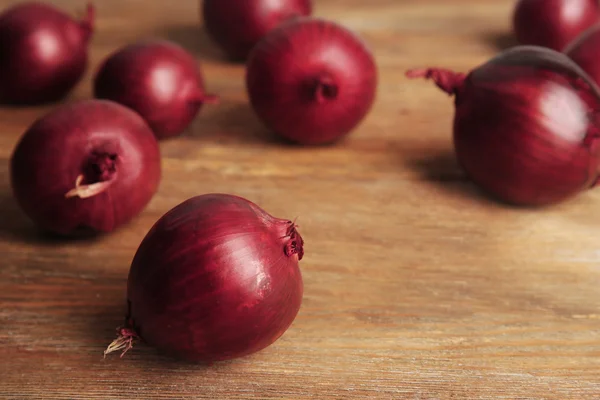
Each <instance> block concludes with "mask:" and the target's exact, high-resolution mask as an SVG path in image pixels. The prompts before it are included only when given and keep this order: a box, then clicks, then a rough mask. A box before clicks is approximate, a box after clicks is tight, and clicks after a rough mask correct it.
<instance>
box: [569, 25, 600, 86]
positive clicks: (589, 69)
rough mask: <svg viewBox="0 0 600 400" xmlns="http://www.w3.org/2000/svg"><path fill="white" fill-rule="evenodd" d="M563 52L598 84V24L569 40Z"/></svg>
mask: <svg viewBox="0 0 600 400" xmlns="http://www.w3.org/2000/svg"><path fill="white" fill-rule="evenodd" d="M564 53H565V54H566V55H567V56H569V57H570V58H571V59H572V60H573V61H575V63H576V64H577V65H579V66H580V67H581V69H583V70H584V71H585V72H586V73H587V74H588V75H589V76H590V77H591V78H592V79H593V80H594V82H596V84H597V85H598V84H600V25H597V26H594V27H593V28H591V29H588V30H587V31H586V32H585V33H583V34H582V35H580V36H579V37H578V38H577V39H576V40H574V41H573V42H571V43H570V44H569V45H568V46H567V48H565V50H564Z"/></svg>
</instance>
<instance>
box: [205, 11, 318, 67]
mask: <svg viewBox="0 0 600 400" xmlns="http://www.w3.org/2000/svg"><path fill="white" fill-rule="evenodd" d="M311 12H312V4H311V1H310V0H204V1H203V7H202V17H203V20H204V26H205V28H206V31H207V33H208V35H209V36H210V37H211V38H212V40H214V41H215V42H216V43H217V44H218V45H219V47H221V48H222V49H223V50H224V51H225V52H226V53H227V54H228V55H229V57H230V58H232V59H234V60H245V59H246V58H247V57H248V54H249V53H250V51H251V50H252V48H253V47H254V46H255V45H256V43H258V41H259V40H260V39H262V38H263V37H264V36H265V35H267V34H268V33H269V32H270V31H271V30H273V29H274V28H275V27H277V26H278V25H279V24H281V23H282V22H284V21H287V20H289V19H291V18H294V17H300V16H308V15H310V14H311Z"/></svg>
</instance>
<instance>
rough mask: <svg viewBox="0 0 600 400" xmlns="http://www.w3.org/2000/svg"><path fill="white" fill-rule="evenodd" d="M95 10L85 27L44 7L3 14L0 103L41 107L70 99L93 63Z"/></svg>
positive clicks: (36, 5)
mask: <svg viewBox="0 0 600 400" xmlns="http://www.w3.org/2000/svg"><path fill="white" fill-rule="evenodd" d="M92 29H93V8H92V7H91V6H90V7H89V8H88V15H87V17H86V18H84V20H82V21H81V22H77V21H75V20H73V19H72V18H71V17H70V16H69V15H67V14H65V13H63V12H62V11H60V10H58V9H56V8H54V7H53V6H50V5H47V4H43V3H35V2H28V3H21V4H18V5H16V6H13V7H11V8H9V9H7V10H6V11H4V12H3V13H2V14H0V102H2V103H5V104H17V105H36V104H42V103H48V102H53V101H57V100H60V99H62V98H63V97H65V96H66V95H67V94H68V93H69V92H70V91H71V90H72V89H73V88H74V87H75V85H76V84H77V83H78V82H79V81H80V80H81V78H82V76H83V74H84V72H85V70H86V68H87V63H88V49H87V46H88V42H89V40H90V37H91V35H92Z"/></svg>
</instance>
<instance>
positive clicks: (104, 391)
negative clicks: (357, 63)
mask: <svg viewBox="0 0 600 400" xmlns="http://www.w3.org/2000/svg"><path fill="white" fill-rule="evenodd" d="M9 3H14V1H6V0H1V1H0V6H2V8H4V7H5V6H7V5H8V4H9ZM54 3H56V4H57V5H59V6H61V7H64V8H65V9H69V10H77V9H81V8H82V7H83V2H80V1H69V0H62V1H55V2H54ZM96 3H97V6H98V16H99V19H98V24H97V33H96V35H95V37H94V41H93V47H92V51H91V58H92V68H91V69H90V71H88V74H87V75H86V79H85V80H84V81H83V82H82V83H81V84H80V85H79V86H78V88H77V90H76V91H75V92H74V93H73V95H72V97H71V98H70V99H69V100H77V99H83V98H87V97H89V96H90V92H91V91H90V77H91V75H92V73H93V71H94V69H95V67H96V66H97V65H98V63H99V62H100V60H102V58H103V57H105V56H106V55H107V54H108V53H109V52H111V51H112V50H114V49H116V48H117V47H119V46H121V45H123V44H126V43H128V42H131V41H134V40H136V39H138V38H143V37H148V36H160V37H167V38H170V39H172V40H176V41H178V42H180V43H181V44H183V45H184V46H186V47H187V48H189V49H190V50H192V51H193V52H194V53H195V54H196V55H197V57H198V59H199V60H200V61H201V64H202V67H203V70H204V74H205V76H206V80H207V84H208V88H209V89H210V90H211V91H214V92H216V93H218V94H220V95H221V97H222V104H221V105H219V106H207V107H206V108H205V109H204V110H203V111H202V113H201V115H200V116H199V117H198V118H197V120H196V121H195V122H194V124H193V126H192V127H191V128H190V129H189V132H187V133H186V134H185V135H184V136H183V137H181V138H179V139H176V140H171V141H168V142H164V143H162V144H161V146H162V151H163V155H164V164H163V166H164V179H163V181H162V184H161V187H160V191H159V193H158V195H157V196H156V197H155V198H154V199H153V201H152V202H151V204H150V205H149V207H148V208H147V209H146V211H145V212H144V213H143V214H142V215H141V216H140V217H138V218H137V219H136V220H135V221H133V222H132V223H131V224H130V225H128V226H126V227H124V228H122V229H120V230H119V231H118V232H115V233H114V234H111V235H107V236H104V237H101V238H99V239H97V240H93V241H81V240H79V241H58V240H49V239H47V238H42V237H40V235H39V234H37V233H36V230H35V229H34V227H33V226H32V224H31V222H29V220H28V219H27V218H26V217H25V216H24V215H23V214H22V213H21V211H20V210H19V209H18V207H17V206H16V204H15V202H14V200H13V199H12V198H11V192H10V188H9V178H8V160H9V157H10V154H11V151H12V149H13V147H14V145H15V144H16V142H17V140H18V138H19V135H20V134H21V133H22V132H23V131H24V130H25V129H26V127H27V126H28V125H29V124H30V123H31V122H32V121H33V120H34V119H35V118H36V117H38V116H40V115H42V114H43V113H45V112H47V111H48V110H50V109H51V107H38V108H24V109H1V110H0V121H1V122H0V240H1V241H0V257H1V259H2V261H1V262H0V345H1V346H0V398H2V399H17V398H24V397H25V398H32V399H41V398H45V399H104V398H111V399H165V398H169V399H181V398H197V399H200V398H202V399H218V398H223V399H250V398H263V399H265V398H286V399H305V398H314V399H366V398H369V399H376V398H378V399H413V400H425V399H428V400H432V399H467V398H469V399H475V398H477V399H561V400H564V399H600V311H599V310H600V291H599V290H598V287H599V283H600V267H599V265H600V235H599V226H600V211H599V210H600V191H595V192H590V193H587V194H585V195H582V196H580V197H579V198H577V199H574V200H572V201H569V202H567V203H564V204H561V205H559V206H556V207H551V208H548V209H544V210H523V209H515V208H510V207H506V206H502V205H499V204H497V203H496V202H494V201H491V200H489V199H487V198H486V197H484V196H482V195H480V194H479V193H478V191H477V190H475V189H474V187H473V185H472V184H471V183H469V182H468V181H467V180H466V179H465V178H464V175H463V173H462V172H461V171H460V170H459V168H458V167H457V164H456V162H455V160H454V158H453V157H452V147H451V139H450V129H451V119H452V114H453V106H452V100H451V99H450V98H448V97H447V96H445V95H443V94H442V93H441V92H439V91H438V90H437V89H435V88H434V86H433V85H432V84H430V83H426V82H422V81H416V82H413V81H408V80H407V79H405V78H404V77H403V72H404V70H406V69H407V68H409V67H415V66H429V65H439V66H445V67H448V68H455V69H457V70H462V71H466V70H468V69H470V68H472V67H474V66H475V65H477V64H479V63H481V62H483V61H484V60H486V59H487V58H489V57H490V56H492V55H493V54H494V53H495V52H496V51H498V46H499V45H506V43H510V40H509V38H510V35H509V28H510V25H509V16H510V11H511V7H512V3H513V1H511V0H412V1H411V0H369V1H365V0H315V3H316V14H317V15H319V16H324V17H328V18H332V19H334V20H336V21H338V22H341V23H343V24H345V25H346V26H348V27H350V28H352V29H355V30H357V31H359V32H360V33H361V34H362V35H363V36H364V38H365V39H366V41H367V42H368V43H369V44H370V45H371V46H372V48H373V50H374V52H375V54H376V57H377V61H378V64H379V70H380V87H379V88H380V90H379V95H378V100H377V103H376V105H375V107H374V109H373V111H372V112H371V114H370V115H369V117H368V118H367V119H366V120H365V121H364V123H363V124H362V125H361V126H360V128H358V129H357V130H356V131H355V132H354V133H353V134H352V135H351V136H350V137H348V139H347V140H345V141H343V142H341V143H339V144H338V145H336V146H333V147H327V148H312V149H311V148H298V147H293V146H282V145H281V144H278V143H277V142H276V141H273V140H271V139H270V136H269V134H268V133H267V132H266V131H265V128H263V126H261V124H260V123H259V122H258V120H257V118H256V117H255V116H254V115H253V113H252V112H251V111H250V109H249V107H248V105H247V99H246V94H245V91H244V84H243V74H244V69H243V67H241V66H236V65H232V64H229V63H227V62H225V61H224V60H223V58H222V57H221V55H220V53H219V52H218V50H217V49H216V48H215V47H214V46H213V45H212V44H211V43H210V42H209V41H208V39H207V38H206V35H205V34H204V33H203V32H202V31H201V29H200V27H199V22H198V21H199V18H198V11H197V10H198V2H197V1H196V0H176V1H175V0H173V1H163V0H152V1H151V0H145V1H142V0H137V1H136V0H118V1H117V0H102V1H99V0H98V1H96ZM207 192H228V193H235V194H238V195H241V196H244V197H247V198H249V199H251V200H253V201H255V202H257V203H258V204H260V205H261V206H262V207H264V208H265V209H266V210H268V211H270V212H271V213H272V214H274V215H276V216H281V217H287V218H293V217H295V216H299V223H300V225H301V232H302V234H303V236H304V238H305V240H306V247H305V249H306V256H305V259H304V260H303V261H302V262H301V267H302V271H303V274H304V283H305V295H304V302H303V306H302V309H301V311H300V314H299V315H298V317H297V319H296V320H295V322H294V324H293V325H292V327H291V328H290V329H289V331H288V332H287V333H286V334H285V335H284V336H283V337H282V338H281V339H280V340H279V341H278V342H276V343H275V344H274V345H273V346H271V347H270V348H268V349H266V350H264V351H262V352H260V353H258V354H256V355H253V356H250V357H247V358H243V359H239V360H235V361H231V362H223V363H218V364H215V365H213V366H210V367H205V366H197V365H190V364H186V363H181V362H176V361H173V360H171V359H168V358H165V357H163V356H160V355H158V354H156V352H155V351H154V350H152V349H149V348H148V347H145V346H143V345H138V346H136V348H135V349H134V350H133V351H131V352H130V353H128V354H127V355H126V357H124V358H123V359H120V358H119V357H118V356H114V357H108V358H107V359H103V357H102V351H103V350H104V348H105V346H106V345H107V344H108V342H110V341H111V340H112V339H113V337H114V332H115V331H114V329H115V327H116V326H117V325H119V324H120V323H121V321H122V317H123V314H124V312H125V304H124V299H125V284H126V278H127V272H128V268H129V264H130V261H131V258H132V256H133V254H134V252H135V250H136V249H137V246H138V244H139V242H140V240H141V239H142V237H143V236H144V235H145V233H146V231H147V230H148V229H149V227H150V226H151V225H152V224H153V222H154V221H155V220H156V219H157V218H159V217H160V216H161V215H162V214H163V213H165V212H166V211H167V210H169V209H170V208H171V207H173V206H175V205H176V204H178V203H180V202H181V201H183V200H185V199H187V198H189V197H191V196H194V195H197V194H201V193H207Z"/></svg>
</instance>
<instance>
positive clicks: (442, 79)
mask: <svg viewBox="0 0 600 400" xmlns="http://www.w3.org/2000/svg"><path fill="white" fill-rule="evenodd" d="M407 74H408V76H409V77H413V78H415V77H426V78H430V79H432V80H433V81H434V82H435V83H436V84H437V85H438V86H439V87H440V89H442V90H443V91H445V92H446V93H448V94H451V95H454V96H455V104H456V113H455V119H454V145H455V150H456V156H457V158H458V161H459V163H460V164H461V166H462V167H463V169H464V170H465V171H466V173H467V175H468V176H470V178H471V179H472V180H473V181H474V182H475V183H477V184H478V185H479V186H480V187H482V188H483V189H485V190H486V191H487V192H489V193H491V194H493V195H495V196H496V197H497V198H499V199H501V200H504V201H505V202H509V203H513V204H520V205H545V204H551V203H556V202H559V201H562V200H564V199H566V198H569V197H571V196H573V195H575V194H577V193H578V192H580V191H583V190H585V189H587V188H589V187H590V186H592V185H593V184H595V182H596V180H597V178H598V175H599V171H600V168H599V166H600V148H599V146H598V145H599V142H600V141H599V139H600V131H599V129H598V128H599V121H600V120H599V119H598V112H599V111H600V94H599V92H598V88H597V87H596V85H595V84H594V83H593V82H592V81H591V80H590V78H589V77H588V76H587V75H586V74H585V73H584V72H583V71H582V70H581V69H580V68H579V67H577V65H576V64H575V63H574V62H573V61H571V60H570V59H569V58H568V57H567V56H565V55H564V54H562V53H558V52H556V51H554V50H550V49H547V48H542V47H533V46H521V47H515V48H513V49H510V50H508V51H505V52H503V53H501V54H499V55H498V56H496V57H494V58H492V59H491V60H489V61H488V62H486V63H484V64H483V65H481V66H479V67H477V68H475V69H474V70H473V71H471V72H470V73H469V74H468V75H467V76H465V75H463V74H459V73H454V72H451V71H447V70H442V69H425V70H412V71H409V72H408V73H407Z"/></svg>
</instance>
